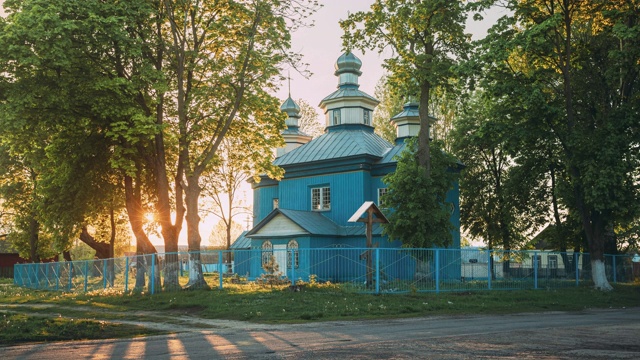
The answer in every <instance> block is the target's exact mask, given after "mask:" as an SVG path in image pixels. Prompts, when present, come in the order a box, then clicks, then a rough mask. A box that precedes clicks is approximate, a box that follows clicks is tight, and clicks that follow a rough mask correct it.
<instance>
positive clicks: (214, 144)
mask: <svg viewBox="0 0 640 360" xmlns="http://www.w3.org/2000/svg"><path fill="white" fill-rule="evenodd" d="M163 4H164V10H165V11H166V16H167V20H168V24H167V30H168V35H169V38H170V40H169V41H168V47H167V54H166V56H167V57H168V58H169V59H170V61H169V64H170V71H171V72H172V73H173V75H174V79H173V80H174V81H173V82H172V84H171V86H172V88H174V89H175V101H174V102H172V104H171V105H172V106H171V107H170V108H168V109H167V111H168V113H169V114H171V116H172V117H173V119H174V120H175V127H176V129H177V139H178V166H179V168H180V169H181V172H180V173H179V174H178V175H177V176H176V182H179V183H180V184H181V187H182V189H181V190H182V191H183V192H184V203H185V206H186V214H185V219H186V224H187V241H188V243H189V252H190V253H189V261H190V262H191V264H190V267H189V268H190V269H191V271H190V272H189V284H188V286H189V287H202V286H206V283H205V282H204V277H203V274H202V267H201V261H200V254H199V250H200V243H201V237H200V231H199V223H200V216H199V208H198V207H199V205H198V204H199V201H200V195H201V191H202V188H201V185H200V181H201V177H202V176H203V174H205V172H206V171H207V168H208V167H209V166H210V164H211V163H212V162H213V160H214V158H215V157H216V154H217V152H218V149H219V147H220V146H221V143H222V141H223V139H224V138H225V136H227V134H228V133H233V134H234V136H237V137H238V138H241V139H242V141H243V142H245V143H250V144H251V147H252V149H253V151H254V153H255V154H256V155H258V154H262V155H266V156H263V157H264V160H263V161H261V162H260V164H261V165H262V166H263V168H265V169H269V168H271V167H272V165H271V162H270V160H271V157H270V155H269V152H266V151H264V149H266V148H268V147H270V146H272V145H278V144H279V143H280V142H281V141H282V139H281V136H280V132H281V131H282V129H283V126H284V122H283V118H284V114H283V113H282V112H281V111H280V109H279V100H278V99H276V98H275V97H274V96H273V95H271V94H272V92H270V91H272V90H275V89H276V88H277V86H278V83H279V80H280V76H279V74H280V73H281V71H282V69H281V66H282V65H283V64H284V63H286V62H293V63H294V65H295V62H296V58H297V55H296V54H292V53H289V52H288V49H289V47H290V39H291V36H290V30H291V26H298V25H299V24H300V21H302V20H303V19H304V17H306V16H307V15H308V14H310V13H311V12H313V11H314V9H315V5H314V2H313V1H278V0H246V1H219V2H218V1H215V2H200V1H170V0H165V1H163ZM269 172H271V173H274V172H275V171H269ZM178 195H181V194H177V196H178Z"/></svg>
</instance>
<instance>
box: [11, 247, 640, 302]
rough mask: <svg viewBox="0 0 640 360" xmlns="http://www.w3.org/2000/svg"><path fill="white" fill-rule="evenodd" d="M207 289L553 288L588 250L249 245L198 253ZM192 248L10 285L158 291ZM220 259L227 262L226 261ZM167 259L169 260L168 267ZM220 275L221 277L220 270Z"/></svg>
mask: <svg viewBox="0 0 640 360" xmlns="http://www.w3.org/2000/svg"><path fill="white" fill-rule="evenodd" d="M195 258H199V260H200V268H201V269H202V272H203V274H204V279H205V282H206V283H207V285H208V286H209V287H212V288H220V289H222V288H224V287H227V286H238V285H237V284H244V283H254V284H265V283H271V284H273V283H274V282H275V283H277V284H290V285H296V284H300V283H307V282H322V283H325V282H331V283H338V284H341V286H342V287H343V288H344V289H348V290H353V291H356V292H363V293H397V292H398V293H401V292H435V293H439V292H442V291H469V290H511V289H540V288H561V287H569V286H578V285H581V284H591V273H590V268H589V267H590V261H589V255H588V254H584V253H572V252H569V253H561V252H552V251H501V250H481V249H380V248H374V249H366V248H323V249H290V250H285V249H282V250H279V249H269V250H261V249H252V250H232V251H203V252H200V253H199V256H198V257H195ZM193 259H194V256H193V253H186V252H184V253H182V252H181V253H172V254H151V255H140V256H131V257H122V258H116V259H103V260H83V261H71V262H57V263H39V264H16V265H15V267H14V284H16V285H18V286H22V287H27V288H31V289H40V290H53V291H67V292H89V291H94V290H103V289H114V290H117V291H124V292H128V291H132V290H137V291H143V292H149V293H152V294H153V293H155V292H158V291H162V290H163V287H162V284H163V283H164V280H165V279H166V275H167V272H168V269H170V268H171V269H174V273H175V272H177V275H176V277H177V278H178V282H179V284H180V286H185V285H187V283H188V279H189V274H190V272H191V271H193V270H194V266H196V265H194V264H195V263H194V262H193ZM228 260H231V261H230V262H229V261H228ZM170 265H173V266H170ZM605 265H606V271H607V278H608V280H609V281H610V282H613V283H619V282H632V281H633V280H634V279H633V269H632V265H633V264H632V262H631V257H630V256H628V255H615V256H614V255H606V256H605ZM221 275H222V276H221Z"/></svg>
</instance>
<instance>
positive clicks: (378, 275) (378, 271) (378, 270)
mask: <svg viewBox="0 0 640 360" xmlns="http://www.w3.org/2000/svg"><path fill="white" fill-rule="evenodd" d="M376 294H380V249H379V248H376Z"/></svg>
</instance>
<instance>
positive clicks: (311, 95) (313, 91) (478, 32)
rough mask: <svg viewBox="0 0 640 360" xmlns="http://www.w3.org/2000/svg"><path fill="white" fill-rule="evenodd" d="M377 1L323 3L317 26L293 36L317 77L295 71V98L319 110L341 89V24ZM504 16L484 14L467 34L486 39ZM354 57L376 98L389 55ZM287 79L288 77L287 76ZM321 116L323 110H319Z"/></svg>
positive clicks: (327, 0)
mask: <svg viewBox="0 0 640 360" xmlns="http://www.w3.org/2000/svg"><path fill="white" fill-rule="evenodd" d="M373 2H374V0H323V1H322V0H321V1H320V3H322V4H324V6H323V7H322V8H321V9H320V10H319V11H318V12H317V13H315V14H314V16H313V19H314V20H315V26H314V27H311V28H302V29H300V30H298V31H297V32H295V33H294V34H292V50H293V51H297V52H300V53H302V54H303V55H304V59H303V61H304V62H305V63H308V64H309V67H308V69H309V70H310V71H311V72H312V73H313V75H312V76H311V77H310V78H309V79H305V78H304V77H303V76H302V75H300V74H299V73H297V72H296V71H295V70H291V79H292V80H291V97H292V98H293V99H296V100H297V99H300V98H302V99H304V100H306V101H307V102H308V103H309V104H311V105H312V106H317V105H318V104H319V103H320V100H322V99H323V98H324V97H325V96H327V95H329V94H331V93H332V92H333V91H334V90H335V89H336V86H337V85H338V78H336V77H335V76H334V75H333V72H334V64H335V62H336V60H337V59H338V57H339V56H340V55H341V54H342V38H341V37H342V34H343V32H342V29H340V25H339V24H338V21H339V20H341V19H345V18H347V16H348V15H349V13H355V12H357V11H364V10H368V9H369V7H370V6H371V4H373ZM500 15H501V14H500V13H499V12H497V11H492V12H491V13H489V14H484V15H483V16H484V17H485V20H484V21H482V22H475V21H473V20H470V21H469V22H468V23H467V32H468V33H471V34H472V36H473V39H474V40H477V39H480V38H482V37H484V36H485V34H486V30H487V29H488V28H489V27H490V26H491V25H492V24H493V22H495V20H496V19H497V18H498V17H499V16H500ZM354 54H355V55H356V56H358V57H359V58H360V60H362V68H361V71H362V76H361V77H360V90H362V91H364V92H366V93H368V94H369V95H373V92H374V89H375V86H376V84H377V82H378V80H379V79H380V77H381V76H382V74H383V69H382V62H383V60H384V58H385V55H386V56H389V55H390V52H389V53H387V54H383V55H379V54H378V52H377V51H367V52H366V53H365V54H362V53H361V52H360V51H357V50H354ZM285 76H286V75H285ZM287 95H288V86H287V84H286V83H285V84H283V85H282V87H281V88H280V91H279V92H278V97H279V98H281V99H282V100H283V101H284V100H285V99H286V98H287ZM318 112H320V110H319V109H318Z"/></svg>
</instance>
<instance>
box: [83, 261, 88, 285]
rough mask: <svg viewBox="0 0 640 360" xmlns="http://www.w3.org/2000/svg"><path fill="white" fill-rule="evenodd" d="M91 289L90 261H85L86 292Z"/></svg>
mask: <svg viewBox="0 0 640 360" xmlns="http://www.w3.org/2000/svg"><path fill="white" fill-rule="evenodd" d="M88 287H89V260H85V261H84V292H87V288H88Z"/></svg>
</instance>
